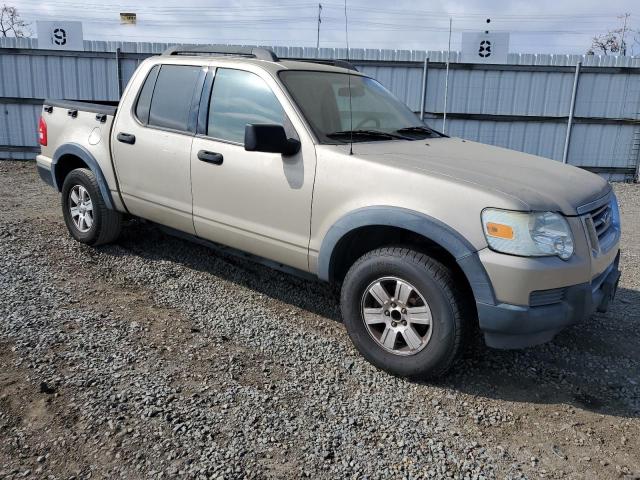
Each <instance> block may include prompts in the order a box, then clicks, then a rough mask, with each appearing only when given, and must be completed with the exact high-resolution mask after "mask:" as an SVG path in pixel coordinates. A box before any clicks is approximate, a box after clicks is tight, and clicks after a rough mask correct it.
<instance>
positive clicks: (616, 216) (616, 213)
mask: <svg viewBox="0 0 640 480" xmlns="http://www.w3.org/2000/svg"><path fill="white" fill-rule="evenodd" d="M611 213H612V214H613V216H612V218H611V222H612V223H613V226H614V227H617V228H618V229H620V227H621V225H620V207H619V206H618V199H617V197H616V196H615V195H612V196H611Z"/></svg>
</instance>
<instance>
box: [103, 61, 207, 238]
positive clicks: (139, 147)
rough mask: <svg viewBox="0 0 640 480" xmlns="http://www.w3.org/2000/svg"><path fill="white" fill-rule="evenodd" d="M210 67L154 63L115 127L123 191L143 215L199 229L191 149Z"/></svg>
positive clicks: (190, 230)
mask: <svg viewBox="0 0 640 480" xmlns="http://www.w3.org/2000/svg"><path fill="white" fill-rule="evenodd" d="M205 75H206V67H202V66H198V65H182V64H163V65H156V66H154V67H153V68H152V69H151V70H150V71H149V73H148V74H147V76H146V79H145V80H144V84H143V86H142V88H141V89H140V92H139V94H138V96H137V98H135V100H134V101H131V102H130V103H129V104H128V105H125V106H124V108H123V110H124V111H121V112H120V113H119V115H118V118H117V120H116V124H115V125H114V128H113V138H112V142H111V145H112V147H111V148H112V152H113V158H114V161H115V163H116V168H117V172H118V180H119V181H120V189H121V191H122V196H123V198H124V201H125V203H126V205H127V208H128V209H129V211H130V212H131V213H132V214H134V215H137V216H140V217H142V218H146V219H148V220H152V221H155V222H158V223H160V224H163V225H167V226H170V227H173V228H176V229H178V230H181V231H184V232H188V233H195V230H194V228H193V219H192V210H191V209H192V197H191V172H190V154H191V143H192V142H193V135H194V133H195V127H196V120H197V105H198V102H199V99H200V94H201V92H202V85H203V83H204V78H205Z"/></svg>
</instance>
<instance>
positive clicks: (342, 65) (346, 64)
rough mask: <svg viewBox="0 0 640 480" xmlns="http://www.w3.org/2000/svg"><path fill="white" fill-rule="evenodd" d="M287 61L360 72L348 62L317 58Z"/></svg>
mask: <svg viewBox="0 0 640 480" xmlns="http://www.w3.org/2000/svg"><path fill="white" fill-rule="evenodd" d="M287 60H295V61H296V62H309V63H321V64H322V65H331V66H334V67H340V68H346V69H347V70H353V71H355V72H357V71H358V69H357V68H356V67H355V65H354V64H353V63H351V62H347V61H346V60H324V59H317V58H287Z"/></svg>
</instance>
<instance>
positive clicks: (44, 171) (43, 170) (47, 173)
mask: <svg viewBox="0 0 640 480" xmlns="http://www.w3.org/2000/svg"><path fill="white" fill-rule="evenodd" d="M38 174H39V175H40V178H41V179H42V180H43V181H44V182H45V183H46V184H47V185H49V186H50V187H52V188H55V185H54V183H53V173H51V170H50V169H48V168H47V167H43V166H42V165H38Z"/></svg>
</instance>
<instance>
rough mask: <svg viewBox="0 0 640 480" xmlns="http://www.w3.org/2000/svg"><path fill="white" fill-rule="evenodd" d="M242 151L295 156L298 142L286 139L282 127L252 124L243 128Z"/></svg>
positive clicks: (297, 150)
mask: <svg viewBox="0 0 640 480" xmlns="http://www.w3.org/2000/svg"><path fill="white" fill-rule="evenodd" d="M244 149H245V150H247V151H249V152H267V153H281V154H282V155H295V154H296V153H298V152H299V151H300V141H298V140H296V139H294V138H287V133H286V132H285V131H284V127H283V126H282V125H267V124H262V123H253V124H249V125H247V126H245V127H244Z"/></svg>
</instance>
